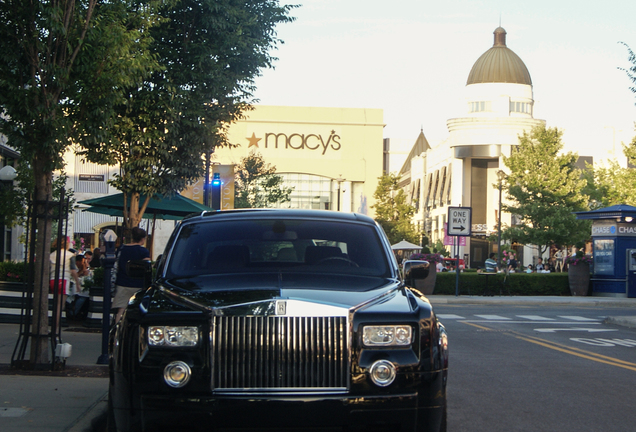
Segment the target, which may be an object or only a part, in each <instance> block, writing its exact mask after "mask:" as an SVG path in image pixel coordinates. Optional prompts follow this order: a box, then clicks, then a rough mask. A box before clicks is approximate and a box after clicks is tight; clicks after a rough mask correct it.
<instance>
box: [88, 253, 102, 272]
mask: <svg viewBox="0 0 636 432" xmlns="http://www.w3.org/2000/svg"><path fill="white" fill-rule="evenodd" d="M101 256H102V251H101V250H99V248H95V249H93V257H92V258H91V261H90V264H89V265H90V266H91V268H97V267H101V266H102V262H101V259H100V258H101Z"/></svg>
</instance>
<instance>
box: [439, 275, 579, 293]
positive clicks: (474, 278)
mask: <svg viewBox="0 0 636 432" xmlns="http://www.w3.org/2000/svg"><path fill="white" fill-rule="evenodd" d="M486 279H488V286H489V289H490V292H491V293H493V294H496V295H498V294H499V293H500V292H501V293H502V294H504V295H508V294H510V295H520V296H569V295H570V287H569V284H568V274H567V273H530V274H527V273H511V274H509V275H508V276H506V275H505V274H504V273H497V274H494V273H493V274H490V275H489V276H488V277H487V278H486V276H484V275H483V274H480V273H476V272H463V273H460V275H459V294H461V295H469V294H470V295H481V294H482V293H483V292H484V291H485V290H486ZM455 284H456V274H455V273H454V272H442V273H438V274H437V280H436V282H435V291H433V294H442V295H455Z"/></svg>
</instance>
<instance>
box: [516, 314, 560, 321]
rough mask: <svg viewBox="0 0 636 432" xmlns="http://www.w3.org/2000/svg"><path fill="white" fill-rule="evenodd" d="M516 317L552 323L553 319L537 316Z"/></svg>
mask: <svg viewBox="0 0 636 432" xmlns="http://www.w3.org/2000/svg"><path fill="white" fill-rule="evenodd" d="M517 317H518V318H523V319H527V320H530V321H554V318H546V317H542V316H539V315H517Z"/></svg>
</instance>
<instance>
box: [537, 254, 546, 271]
mask: <svg viewBox="0 0 636 432" xmlns="http://www.w3.org/2000/svg"><path fill="white" fill-rule="evenodd" d="M537 261H538V262H537V265H536V267H535V270H536V271H537V272H539V273H540V272H542V271H544V270H545V267H544V266H543V258H541V257H539V258H538V260H537Z"/></svg>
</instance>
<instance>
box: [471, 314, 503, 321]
mask: <svg viewBox="0 0 636 432" xmlns="http://www.w3.org/2000/svg"><path fill="white" fill-rule="evenodd" d="M475 316H476V317H479V318H482V319H486V320H493V321H507V320H511V319H512V318H506V317H503V316H501V315H475Z"/></svg>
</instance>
